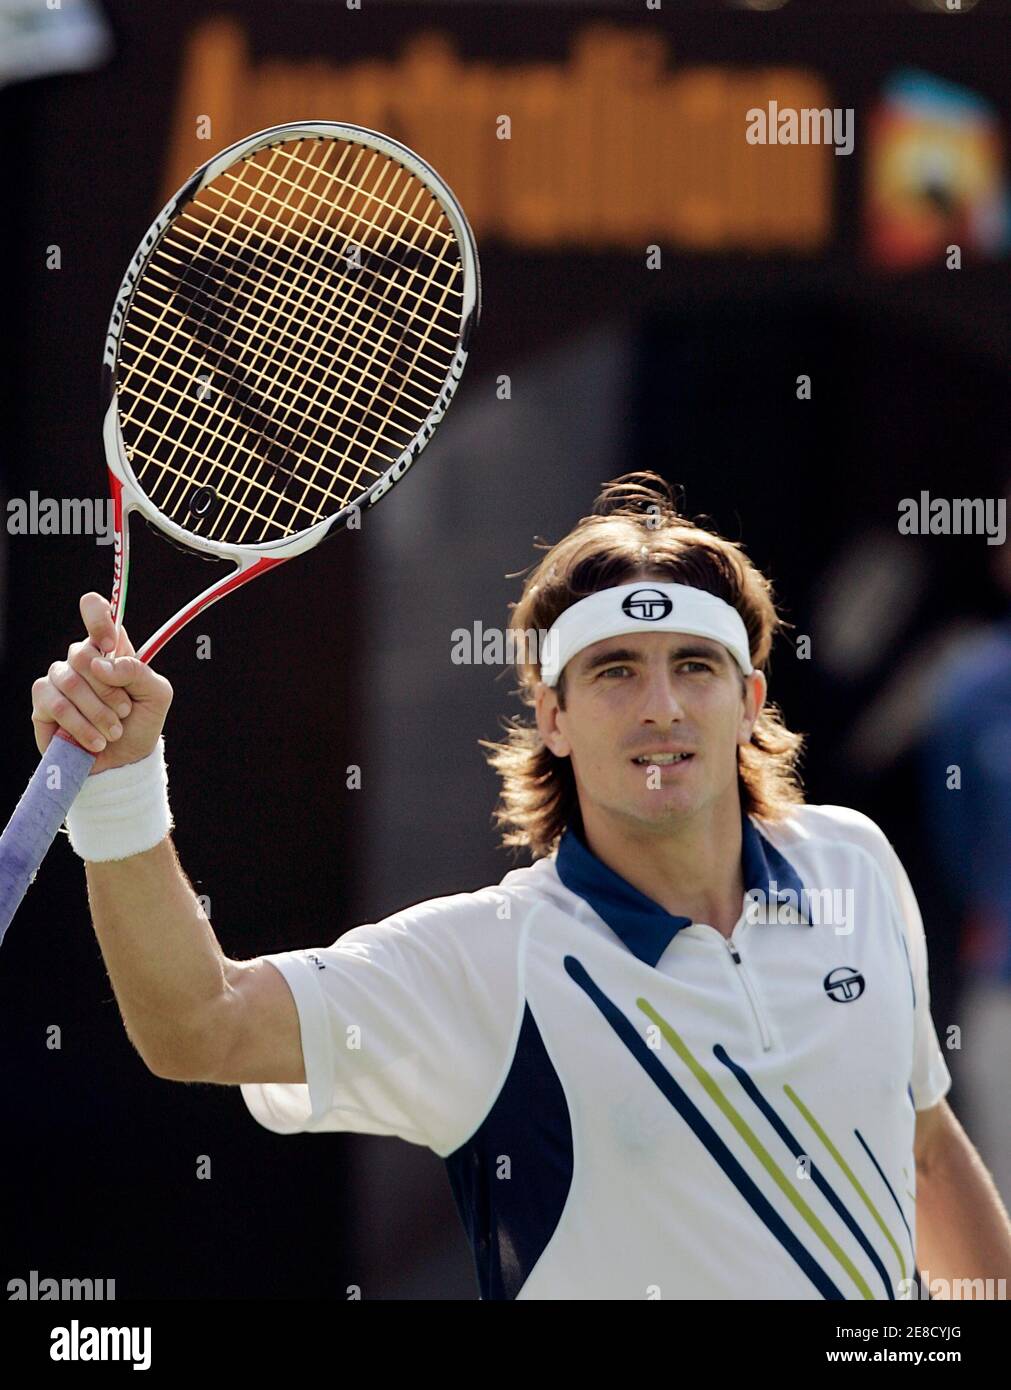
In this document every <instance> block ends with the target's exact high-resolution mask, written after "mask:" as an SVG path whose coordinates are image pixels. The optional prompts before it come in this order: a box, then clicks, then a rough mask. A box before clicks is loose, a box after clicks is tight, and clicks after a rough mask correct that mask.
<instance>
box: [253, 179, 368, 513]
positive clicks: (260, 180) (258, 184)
mask: <svg viewBox="0 0 1011 1390" xmlns="http://www.w3.org/2000/svg"><path fill="white" fill-rule="evenodd" d="M373 158H374V157H373ZM264 172H272V171H271V170H269V169H268V170H267V171H264ZM262 186H263V175H261V177H260V179H259V180H258V183H257V185H256V187H257V190H259V189H260V188H262ZM302 203H303V205H304V195H303V200H302ZM249 240H250V237H249V233H248V232H247V236H246V238H245V241H246V244H247V245H248V244H249ZM234 375H235V373H234V371H233V372H232V373H231V376H232V377H233V379H234ZM275 511H276V508H275Z"/></svg>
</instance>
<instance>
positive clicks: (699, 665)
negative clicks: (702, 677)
mask: <svg viewBox="0 0 1011 1390" xmlns="http://www.w3.org/2000/svg"><path fill="white" fill-rule="evenodd" d="M683 664H684V665H685V666H694V667H696V669H697V670H699V671H711V670H712V669H713V668H712V667H711V666H710V665H709V662H708V661H686V662H684V663H683Z"/></svg>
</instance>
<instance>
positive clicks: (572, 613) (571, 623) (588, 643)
mask: <svg viewBox="0 0 1011 1390" xmlns="http://www.w3.org/2000/svg"><path fill="white" fill-rule="evenodd" d="M649 629H652V630H653V631H654V632H687V633H690V634H691V635H692V636H693V637H711V638H712V640H713V641H714V642H719V643H721V644H722V645H723V646H724V647H726V649H727V651H729V652H730V654H731V656H732V657H733V658H734V660H735V661H736V662H737V664H738V666H740V668H741V670H742V671H743V672H744V674H745V675H746V676H750V675H751V671H752V666H751V652H750V649H749V647H748V633H747V629H746V628H745V626H744V622H743V620H742V618H741V615H740V613H738V611H737V609H736V608H732V607H731V606H730V604H729V603H724V601H723V599H721V598H717V597H716V595H715V594H710V593H707V592H706V591H705V590H704V589H693V588H692V587H691V586H690V585H688V584H653V583H649V582H643V581H640V582H639V583H636V584H619V585H617V586H616V587H615V588H613V589H601V590H600V591H599V592H598V593H595V594H590V595H589V597H588V598H582V599H580V600H579V602H578V603H574V604H572V605H571V607H569V608H566V610H565V612H564V613H562V614H560V616H559V617H558V619H557V621H556V622H555V623H554V624H553V625H552V627H551V628H550V629H549V630H548V633H547V636H546V638H545V640H544V648H543V656H542V659H541V680H542V681H543V682H544V684H545V685H557V684H558V678H559V676H560V675H561V674H562V671H563V670H564V669H565V664H566V662H567V661H570V660H571V658H572V657H574V656H575V655H576V654H577V653H578V652H581V651H583V650H584V649H585V648H586V647H592V646H593V644H594V642H602V641H603V640H604V638H605V637H621V636H623V635H624V634H625V633H628V632H642V631H646V630H649Z"/></svg>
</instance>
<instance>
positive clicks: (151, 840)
mask: <svg viewBox="0 0 1011 1390" xmlns="http://www.w3.org/2000/svg"><path fill="white" fill-rule="evenodd" d="M172 825H173V821H172V812H171V810H170V809H169V802H168V772H167V769H166V767H165V740H164V738H159V740H158V743H157V745H156V746H155V748H154V750H153V751H152V752H151V753H149V754H148V755H147V757H146V758H141V760H140V762H136V763H128V764H127V765H126V767H112V768H109V770H108V771H107V772H99V773H97V774H96V775H94V776H92V777H89V778H88V780H87V781H86V782H85V784H84V787H83V789H82V791H81V793H80V795H79V796H78V798H77V800H76V801H75V802H74V804H73V806H71V808H70V810H69V812H68V813H67V830H68V832H69V835H70V844H71V846H72V848H73V850H74V852H75V854H79V855H80V856H81V858H82V859H90V860H92V861H94V862H95V863H103V862H105V861H106V860H109V859H128V858H129V857H130V855H132V854H142V853H143V852H144V850H146V849H153V848H154V846H155V845H157V844H159V843H160V842H161V841H162V840H164V838H165V836H166V835H167V834H168V833H169V831H170V830H171V829H172Z"/></svg>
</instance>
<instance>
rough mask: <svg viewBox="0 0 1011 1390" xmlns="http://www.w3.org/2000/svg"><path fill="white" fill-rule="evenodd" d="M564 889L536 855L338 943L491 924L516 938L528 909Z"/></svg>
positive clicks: (460, 932) (549, 862) (482, 928)
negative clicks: (491, 879)
mask: <svg viewBox="0 0 1011 1390" xmlns="http://www.w3.org/2000/svg"><path fill="white" fill-rule="evenodd" d="M560 891H564V890H563V889H562V887H561V883H560V881H559V878H558V874H557V871H556V870H555V864H554V859H553V858H549V859H539V860H537V861H536V862H535V863H533V864H531V865H527V866H526V867H523V868H519V869H511V870H510V871H509V872H508V873H506V874H505V876H504V877H503V878H502V879H501V881H500V882H499V883H492V884H488V885H487V886H486V887H483V888H477V889H474V890H472V891H470V892H464V893H448V894H444V895H441V896H439V897H435V898H425V899H424V900H423V901H421V902H417V903H413V904H411V905H410V906H408V907H403V908H400V909H398V910H397V911H396V912H393V913H391V914H390V915H389V916H387V917H383V918H381V919H379V920H377V921H376V922H370V923H366V924H365V925H363V926H360V927H354V928H352V930H351V931H348V932H345V933H344V935H343V936H341V937H340V938H339V942H340V944H341V945H349V946H353V945H355V944H356V943H357V942H364V941H366V940H370V939H374V938H375V937H376V936H379V937H385V938H387V939H389V940H390V941H391V942H392V941H394V940H395V939H397V938H402V937H404V936H410V937H412V938H414V939H415V940H417V941H424V940H425V939H432V940H434V939H436V938H453V937H458V938H465V937H473V936H478V935H486V934H487V932H488V930H489V929H493V930H494V931H495V932H496V933H497V935H499V936H500V937H501V938H502V939H503V940H507V939H513V940H515V938H516V935H517V933H518V930H519V929H520V928H521V927H522V926H523V925H524V924H525V922H526V921H527V920H529V917H530V915H531V913H532V912H533V911H534V910H535V909H536V908H538V907H539V906H541V905H542V904H543V903H544V902H545V901H547V900H548V898H549V897H550V896H551V895H552V894H556V893H558V892H560Z"/></svg>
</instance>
